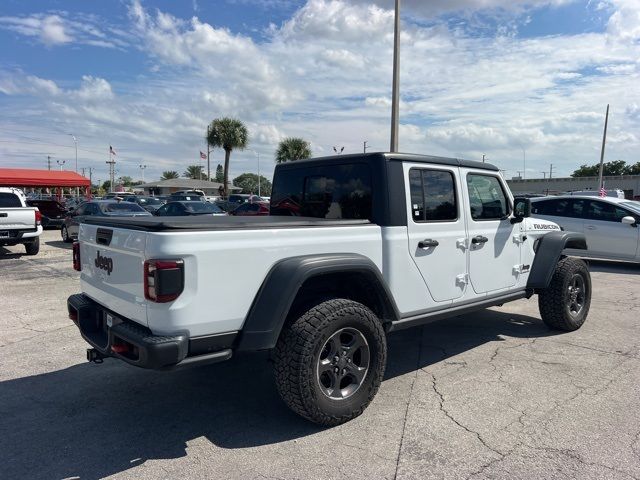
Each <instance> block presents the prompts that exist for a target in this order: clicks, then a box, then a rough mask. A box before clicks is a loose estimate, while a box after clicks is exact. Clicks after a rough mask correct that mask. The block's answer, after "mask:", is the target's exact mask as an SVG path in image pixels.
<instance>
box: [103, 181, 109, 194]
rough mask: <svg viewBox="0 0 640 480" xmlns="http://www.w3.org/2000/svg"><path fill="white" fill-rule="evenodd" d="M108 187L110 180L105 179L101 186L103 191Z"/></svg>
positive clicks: (106, 190) (107, 189)
mask: <svg viewBox="0 0 640 480" xmlns="http://www.w3.org/2000/svg"><path fill="white" fill-rule="evenodd" d="M110 187H111V182H110V181H109V180H107V181H105V182H103V183H102V187H101V188H102V190H104V191H105V192H108V191H109V188H110Z"/></svg>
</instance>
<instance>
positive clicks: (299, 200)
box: [271, 164, 372, 220]
mask: <svg viewBox="0 0 640 480" xmlns="http://www.w3.org/2000/svg"><path fill="white" fill-rule="evenodd" d="M371 214H372V195H371V171H370V168H369V166H368V165H366V164H351V165H327V166H317V167H309V168H300V169H298V168H296V169H294V170H284V169H283V170H280V171H279V172H278V174H277V175H276V178H275V183H274V186H273V193H272V194H271V215H293V216H301V217H314V218H331V219H368V220H371Z"/></svg>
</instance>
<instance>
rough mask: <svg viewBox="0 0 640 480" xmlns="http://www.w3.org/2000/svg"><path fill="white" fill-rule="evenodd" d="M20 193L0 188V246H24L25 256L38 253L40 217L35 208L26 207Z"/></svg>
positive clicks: (22, 194)
mask: <svg viewBox="0 0 640 480" xmlns="http://www.w3.org/2000/svg"><path fill="white" fill-rule="evenodd" d="M26 201H27V199H26V197H25V195H24V193H23V192H22V190H19V189H17V188H13V187H0V246H5V245H7V246H11V245H18V244H22V245H24V248H25V250H26V251H27V255H37V254H38V251H40V234H41V233H42V225H41V221H42V215H41V214H40V211H39V210H38V208H37V207H28V206H27V203H26Z"/></svg>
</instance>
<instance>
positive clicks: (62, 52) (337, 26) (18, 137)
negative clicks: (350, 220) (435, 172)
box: [0, 0, 640, 179]
mask: <svg viewBox="0 0 640 480" xmlns="http://www.w3.org/2000/svg"><path fill="white" fill-rule="evenodd" d="M392 6H393V5H392V2H391V1H390V0H376V1H365V0H308V1H296V0H217V1H208V2H206V1H204V0H197V1H182V2H172V1H169V0H165V1H139V0H117V1H116V0H114V1H105V2H85V1H62V0H58V1H51V0H50V1H30V2H23V1H16V0H5V1H4V2H2V5H1V6H0V45H2V48H0V167H3V166H7V167H19V166H24V167H30V168H40V167H44V166H45V165H46V156H47V155H51V156H52V157H53V158H55V159H59V160H65V162H66V163H65V165H64V167H63V168H73V166H72V163H73V158H72V157H73V148H72V145H73V142H72V140H71V137H70V136H69V135H68V134H69V133H73V134H74V135H76V136H77V138H78V141H79V164H80V167H83V166H84V167H92V168H93V169H94V178H100V179H106V165H105V164H104V160H105V157H106V152H107V151H108V146H109V145H110V144H111V145H113V146H114V148H115V149H116V151H117V152H118V158H117V160H118V166H117V170H118V174H119V175H129V176H132V177H134V178H138V177H140V169H139V168H138V166H139V165H140V164H144V165H147V169H146V170H145V176H146V179H152V178H158V177H159V176H160V174H161V172H162V171H163V170H177V171H179V172H182V171H184V169H185V167H186V166H187V165H189V164H197V163H198V161H199V160H198V156H199V151H200V150H204V148H205V147H204V145H203V140H202V137H203V134H204V132H205V129H206V125H207V123H208V122H209V121H210V120H212V119H213V118H216V117H219V116H234V117H237V118H240V119H242V120H243V121H245V122H246V123H247V125H248V127H249V131H250V146H249V148H250V150H246V151H244V152H234V154H233V155H232V168H231V175H232V176H235V175H238V174H240V173H243V172H245V171H256V170H257V158H258V154H259V155H260V159H261V170H262V172H263V173H265V174H267V175H268V176H270V174H271V172H272V170H273V154H274V151H275V148H276V146H277V143H278V141H279V140H281V139H282V138H284V137H286V136H301V137H303V138H305V139H307V140H309V141H310V142H311V144H312V149H313V152H314V154H316V155H325V154H329V153H330V152H331V151H332V147H333V146H334V145H335V146H345V152H356V151H359V150H360V149H361V146H362V142H363V141H365V140H367V141H368V142H369V145H371V146H372V147H373V148H374V149H375V150H386V149H387V148H388V147H387V145H388V135H389V134H388V130H389V127H388V124H389V115H390V101H389V99H390V90H391V70H390V66H391V47H392V31H393V12H392ZM639 12H640V2H638V0H610V1H599V2H583V1H571V0H546V1H542V0H539V1H535V2H528V1H525V0H511V1H505V0H482V1H473V2H472V1H466V0H433V1H430V2H423V1H421V0H404V1H403V12H402V15H403V17H402V19H403V41H402V62H401V64H402V78H401V90H402V106H401V123H402V126H401V135H400V146H401V150H403V151H410V152H421V153H428V154H437V155H450V156H459V157H464V158H471V159H479V158H481V157H482V154H486V155H487V156H488V157H489V158H490V159H491V161H493V162H494V163H496V164H498V165H499V166H500V167H501V168H503V169H505V170H506V171H507V172H506V175H507V176H508V177H510V176H512V175H516V174H517V173H518V171H522V170H523V168H524V167H523V162H522V157H523V156H524V152H523V150H524V151H525V152H526V157H527V176H528V177H535V176H542V174H541V171H543V170H548V165H549V163H553V164H554V165H555V167H556V169H557V172H558V174H564V175H566V174H569V173H570V172H571V171H572V170H573V169H575V168H576V167H577V166H579V165H580V164H583V163H587V164H592V163H596V162H597V160H598V157H599V142H600V136H601V133H602V122H603V118H602V117H603V115H604V110H605V108H606V104H607V103H610V104H611V121H610V136H609V143H608V147H607V159H610V160H613V159H618V158H620V159H624V160H626V161H628V162H631V163H635V162H638V161H640V155H639V154H638V153H639V151H640V140H639V139H638V136H637V135H638V133H637V132H638V127H639V126H640V92H639V90H640V89H638V88H637V85H639V84H640V81H639V80H640V79H639V78H638V77H639V63H640V60H639V58H640V56H639V52H640V48H638V47H640V44H639V43H640V42H639V40H640V13H639ZM221 157H222V155H221V152H218V151H214V154H213V163H214V165H215V164H217V163H218V162H219V161H220V160H221ZM70 165H71V166H70Z"/></svg>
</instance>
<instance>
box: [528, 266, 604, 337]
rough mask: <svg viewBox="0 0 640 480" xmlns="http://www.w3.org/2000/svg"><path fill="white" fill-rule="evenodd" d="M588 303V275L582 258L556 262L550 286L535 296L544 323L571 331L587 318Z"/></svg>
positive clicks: (589, 302)
mask: <svg viewBox="0 0 640 480" xmlns="http://www.w3.org/2000/svg"><path fill="white" fill-rule="evenodd" d="M590 306H591V276H590V274H589V269H588V268H587V265H586V264H585V263H584V261H582V260H579V259H577V258H570V257H566V258H563V259H561V260H560V261H559V262H558V264H557V265H556V269H555V271H554V273H553V277H552V278H551V283H550V284H549V287H548V288H546V289H544V290H543V291H541V292H540V293H539V295H538V307H539V309H540V315H541V316H542V320H543V321H544V323H546V324H547V326H549V327H551V328H553V329H556V330H564V331H566V332H571V331H573V330H577V329H578V328H580V327H581V326H582V324H583V323H584V322H585V320H586V319H587V315H588V314H589V308H590Z"/></svg>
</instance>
